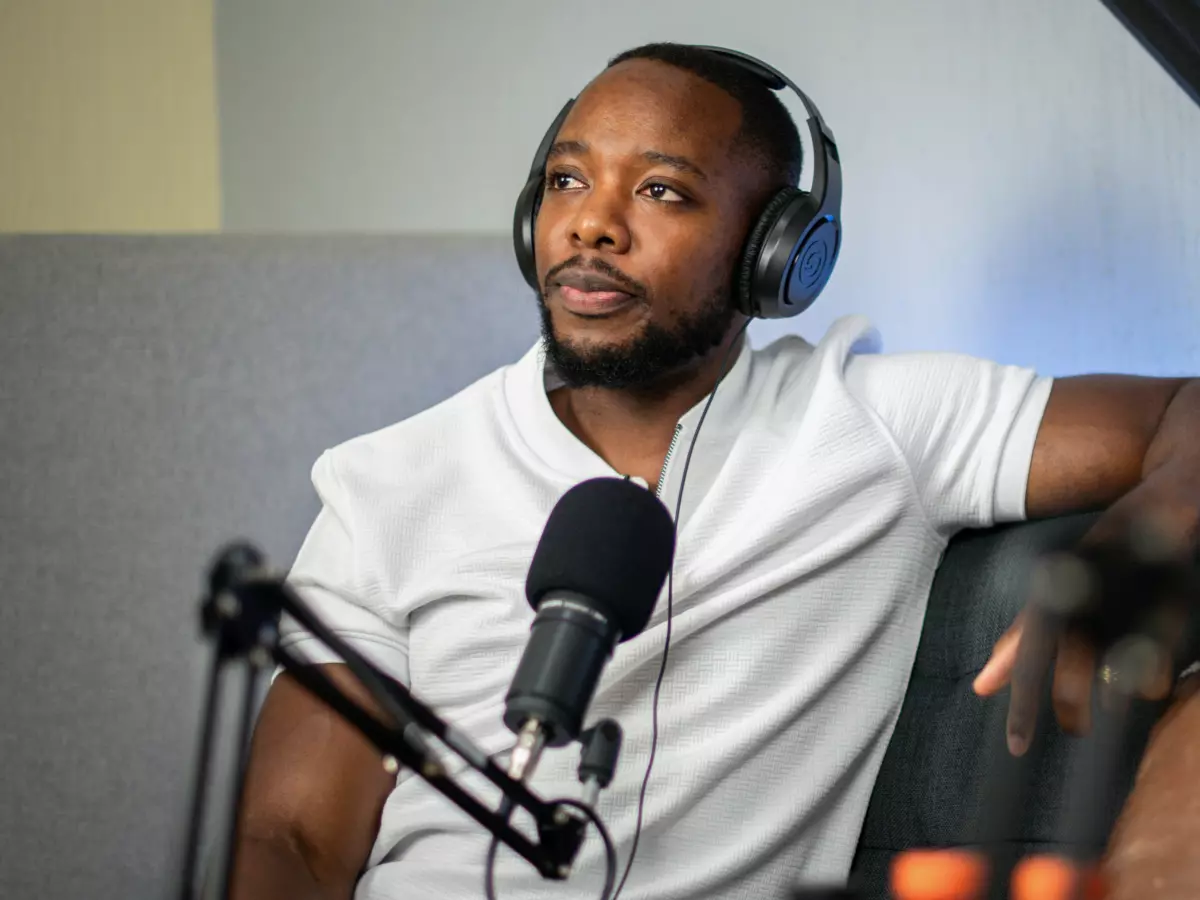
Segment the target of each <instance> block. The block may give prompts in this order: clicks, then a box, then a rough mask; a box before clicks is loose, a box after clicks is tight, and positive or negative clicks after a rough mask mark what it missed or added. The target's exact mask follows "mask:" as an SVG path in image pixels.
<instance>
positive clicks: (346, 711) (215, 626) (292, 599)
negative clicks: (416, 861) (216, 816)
mask: <svg viewBox="0 0 1200 900" xmlns="http://www.w3.org/2000/svg"><path fill="white" fill-rule="evenodd" d="M225 556H226V557H227V556H228V551H226V554H225ZM257 558H258V559H261V557H257ZM226 574H227V575H228V576H229V577H227V578H225V579H224V582H225V583H224V584H221V585H220V587H219V588H217V587H216V586H215V585H214V590H213V591H211V592H210V595H209V596H208V597H207V598H206V599H205V601H204V603H203V609H202V618H203V621H204V626H205V630H206V632H208V633H209V636H210V637H211V639H212V640H214V641H215V642H216V644H217V652H216V654H215V656H214V659H213V662H212V672H211V679H210V682H209V691H208V693H209V696H208V699H207V701H206V713H205V723H204V726H205V727H204V728H203V729H202V731H203V732H204V733H203V735H202V739H201V747H200V756H199V759H198V762H197V772H198V773H199V775H198V777H197V779H196V782H195V784H194V787H193V791H194V796H193V804H192V807H193V810H194V812H193V821H192V823H191V829H190V831H189V835H188V842H189V843H188V847H187V848H186V850H187V853H186V856H187V862H186V864H185V868H184V873H183V879H182V885H181V896H182V897H184V898H191V897H193V896H194V893H193V889H194V888H193V880H194V868H195V864H196V859H197V857H198V855H199V848H198V845H199V838H200V835H199V825H200V822H199V819H200V816H201V815H202V811H203V807H204V804H203V796H204V792H205V790H206V787H207V785H206V783H205V782H206V781H207V777H208V773H209V770H210V768H211V761H212V759H211V758H212V754H213V747H212V746H211V742H212V734H211V731H212V728H211V724H210V720H211V718H212V711H211V710H212V707H213V706H214V705H215V697H216V693H217V691H218V690H219V672H220V669H221V667H222V666H223V665H224V664H225V663H227V662H229V661H231V660H236V659H239V658H240V659H244V660H245V661H246V662H247V663H248V664H249V665H250V666H251V672H252V673H253V672H254V671H257V670H260V669H261V668H262V667H263V666H264V664H265V663H266V662H267V661H268V660H271V659H273V660H274V661H275V662H276V663H277V664H278V665H280V666H281V667H282V668H283V669H284V670H285V671H287V672H288V674H290V675H291V676H292V677H293V678H294V679H295V680H296V682H297V683H298V684H300V686H301V687H303V688H304V689H305V690H307V691H309V693H311V694H312V695H313V696H315V697H316V698H318V699H319V700H321V701H322V702H323V703H325V704H326V705H327V706H328V707H329V708H330V709H332V710H333V711H334V712H336V713H337V714H338V715H339V716H341V717H342V718H343V719H344V720H345V721H346V722H348V723H349V724H350V725H351V726H353V727H354V728H355V729H357V730H358V731H359V732H360V733H361V734H362V735H363V736H364V737H365V738H366V739H367V740H368V741H370V742H371V743H372V744H373V745H374V746H375V747H376V748H377V749H378V750H379V751H380V752H382V753H383V754H385V762H384V764H385V766H387V767H389V771H395V769H393V768H391V766H392V765H394V764H396V763H398V764H400V765H404V766H407V767H409V768H410V769H412V770H413V771H414V772H415V773H416V774H417V775H419V776H420V777H421V778H423V779H424V780H425V781H426V782H427V783H428V784H430V785H431V786H432V787H433V788H435V789H436V790H437V791H439V792H440V793H441V794H442V795H443V796H444V797H446V799H448V800H449V801H450V802H452V803H454V804H455V805H456V806H457V807H459V809H461V810H463V812H465V813H466V814H467V815H469V816H470V817H471V818H473V819H474V820H475V821H476V822H478V823H479V824H480V825H482V826H483V827H484V828H486V829H487V830H488V831H489V832H490V833H491V834H493V835H495V837H496V839H497V840H499V841H500V842H502V843H503V844H505V845H506V846H508V847H509V848H511V849H512V850H513V851H514V852H516V853H517V854H518V855H519V856H521V857H522V858H524V859H525V860H526V861H527V862H529V864H530V865H532V866H533V867H534V868H535V869H537V871H538V872H539V873H540V874H541V875H542V877H543V878H548V879H555V880H561V879H564V878H566V877H567V876H568V875H569V874H570V871H571V865H572V863H573V862H574V860H575V857H576V855H577V854H578V852H579V848H580V846H581V844H582V843H583V834H584V827H585V820H582V819H580V818H579V817H578V816H576V815H575V814H573V813H571V812H570V811H569V807H568V806H566V805H564V804H562V803H556V802H549V801H546V800H543V799H542V798H540V797H538V796H537V795H536V794H534V793H533V792H532V791H531V790H530V789H529V788H528V787H527V786H526V785H525V784H524V783H522V782H520V781H517V780H516V779H514V778H511V777H509V775H508V773H507V772H505V771H504V769H502V768H501V767H500V766H499V765H498V764H497V763H496V762H495V761H494V760H493V759H492V757H491V756H489V755H488V754H486V753H484V752H483V750H481V749H480V748H479V747H477V746H475V744H473V743H472V742H471V741H470V739H469V738H468V737H467V736H466V735H465V734H463V733H462V732H461V731H459V730H458V729H456V728H455V727H454V726H453V725H451V724H449V723H448V722H446V721H445V720H444V719H442V718H441V717H439V716H438V715H437V713H435V712H434V711H433V710H432V709H430V708H429V707H428V706H426V705H425V704H424V703H422V702H421V701H419V700H418V699H417V698H416V697H414V696H413V695H412V693H411V692H410V691H409V690H408V689H407V688H406V687H405V686H404V685H402V684H400V683H399V682H397V681H395V680H393V679H390V678H388V677H387V676H385V675H383V673H381V672H380V671H379V670H378V669H377V668H376V667H375V666H374V665H372V664H371V663H370V662H369V661H368V660H367V659H366V658H365V657H363V656H362V655H361V654H360V653H358V652H357V651H356V650H355V649H354V648H353V647H351V646H350V645H349V644H347V643H346V642H345V641H343V640H342V639H341V638H340V637H338V636H337V635H336V634H334V633H333V631H332V630H331V629H330V628H329V627H328V626H327V625H326V624H325V623H324V622H322V621H321V620H320V619H319V618H318V617H317V615H316V614H315V613H314V612H313V611H312V610H311V609H310V608H309V606H308V605H307V604H306V603H305V602H304V601H303V600H302V599H301V597H300V596H299V594H298V593H297V592H296V590H295V589H294V588H293V587H292V586H291V585H289V584H288V583H287V582H286V581H285V580H284V578H283V577H281V576H279V575H275V574H271V573H268V572H266V571H265V570H264V569H262V568H260V567H253V568H244V569H243V570H242V571H240V572H238V573H237V576H236V577H234V576H232V575H230V574H229V573H226ZM282 612H286V613H287V614H288V615H290V616H292V618H294V619H295V620H296V621H297V622H298V623H300V625H302V626H303V627H304V628H306V629H307V630H308V631H309V632H311V633H312V634H313V636H314V637H316V638H317V639H318V640H320V641H321V643H323V644H324V645H325V646H326V647H328V648H329V649H330V650H331V651H333V653H334V654H335V655H337V656H338V657H339V658H340V659H341V660H342V662H344V663H345V664H346V666H347V667H348V668H349V669H350V671H351V672H352V674H353V675H354V676H355V678H356V679H357V680H358V681H359V683H360V684H362V686H363V688H364V689H365V690H366V691H367V692H368V694H369V695H370V696H371V699H372V700H374V702H375V703H376V704H378V705H379V707H380V708H381V709H382V710H383V712H384V713H385V714H386V715H387V716H388V717H389V718H391V719H392V720H393V721H394V723H395V724H387V723H385V722H383V721H381V720H380V719H379V718H378V717H377V716H376V715H374V714H372V713H371V712H369V711H368V710H366V709H364V708H363V707H362V706H361V705H360V704H359V703H357V702H356V701H355V700H353V699H351V698H350V697H348V696H347V695H346V694H345V693H344V692H343V691H342V690H341V688H339V687H338V686H337V685H336V684H334V682H333V681H332V680H331V679H330V678H329V677H328V676H326V675H325V673H324V672H322V671H321V670H320V668H319V667H317V666H313V665H309V664H307V663H306V662H305V661H303V660H302V659H300V658H299V657H297V656H296V655H294V654H293V653H291V652H290V651H288V650H286V649H284V648H283V647H282V646H280V644H279V629H278V619H279V615H280V613H282ZM247 705H248V701H247ZM421 732H424V733H425V734H427V735H431V736H432V737H434V738H436V739H437V740H438V741H439V742H440V743H441V744H443V745H444V746H445V747H446V748H448V749H449V750H451V751H453V752H454V753H455V754H456V755H457V756H458V757H460V758H461V759H462V760H463V761H464V762H465V763H466V764H467V765H469V766H470V767H471V768H472V769H474V770H475V771H476V772H479V773H480V774H481V775H483V777H485V778H486V779H487V780H488V781H490V782H491V783H492V784H493V785H495V786H496V787H497V788H499V790H500V791H501V793H502V794H503V795H504V797H505V798H506V802H505V803H504V804H502V810H505V809H506V808H507V809H511V807H520V808H521V809H523V810H525V811H526V812H527V813H528V814H529V815H530V816H531V817H532V819H533V820H534V823H535V824H536V826H537V832H538V839H537V841H534V840H531V839H530V838H529V837H526V836H525V835H524V834H522V833H521V832H520V831H518V830H517V829H516V828H514V827H513V826H512V825H511V824H510V822H509V816H510V815H511V812H508V811H493V810H491V809H489V808H488V806H487V805H486V804H485V803H484V802H483V801H482V800H480V799H479V798H478V797H476V796H475V795H474V794H472V793H471V792H469V791H468V790H466V789H465V788H464V787H463V786H461V785H460V784H458V783H457V782H456V781H455V780H454V779H453V778H451V777H450V775H449V774H448V773H447V772H446V770H445V768H444V767H443V766H442V765H441V763H440V762H439V761H438V760H437V759H436V758H435V757H434V756H433V755H432V754H431V753H430V752H429V751H428V749H427V748H428V745H427V744H426V742H425V740H424V739H423V736H422V734H421ZM239 738H240V742H241V743H242V744H244V743H245V741H246V738H247V734H246V729H245V728H243V731H242V733H241V734H240V735H239ZM236 749H237V752H236V753H235V754H234V755H235V757H236V758H238V759H239V760H244V757H245V754H246V752H247V751H246V747H245V746H239V747H238V748H236ZM389 758H390V760H389ZM241 795H242V785H241V777H240V773H239V777H237V778H236V779H235V786H234V798H233V803H234V808H235V809H236V808H239V807H240V806H241V799H242V798H241ZM226 827H227V828H229V829H230V830H231V831H232V830H233V829H235V828H236V819H235V818H231V819H230V821H229V822H228V824H227V826H226ZM225 839H226V843H227V845H228V846H229V848H230V850H229V851H228V853H227V855H226V858H225V860H224V861H223V865H224V867H225V868H226V869H227V870H232V859H230V858H229V856H230V855H231V854H232V848H233V846H234V843H235V842H234V840H233V835H232V834H229V835H226V836H225ZM221 881H222V882H223V884H224V890H225V892H226V893H227V892H228V890H229V884H228V874H227V873H226V877H224V878H222V879H221Z"/></svg>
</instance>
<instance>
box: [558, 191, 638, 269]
mask: <svg viewBox="0 0 1200 900" xmlns="http://www.w3.org/2000/svg"><path fill="white" fill-rule="evenodd" d="M625 202H626V198H624V197H622V196H621V194H620V191H617V190H614V189H612V188H606V187H603V186H600V185H597V186H594V187H592V189H591V190H589V191H588V192H587V195H586V196H585V197H582V198H581V199H580V201H579V204H578V206H577V207H576V208H575V214H574V216H572V217H571V221H570V228H571V243H572V245H573V246H574V247H576V248H577V249H580V250H603V251H607V252H609V253H627V252H628V251H629V245H630V243H631V236H630V233H629V223H628V222H627V221H626V217H625Z"/></svg>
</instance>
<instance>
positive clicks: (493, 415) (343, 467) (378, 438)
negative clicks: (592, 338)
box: [325, 363, 515, 480]
mask: <svg viewBox="0 0 1200 900" xmlns="http://www.w3.org/2000/svg"><path fill="white" fill-rule="evenodd" d="M513 365H515V363H514V364H508V365H505V366H501V367H500V368H498V369H494V370H493V371H491V372H489V373H488V374H487V375H484V376H483V377H482V378H479V379H478V380H476V381H474V382H472V383H471V384H469V385H467V386H466V387H465V388H463V389H461V390H459V391H458V392H456V393H455V394H453V395H451V396H450V397H447V398H446V399H444V400H442V401H440V402H438V403H435V404H434V405H433V406H430V407H427V408H426V409H423V410H421V411H420V412H418V413H415V414H414V415H412V416H409V417H408V418H406V419H401V420H400V421H399V422H395V423H393V424H391V425H387V426H384V427H383V428H380V429H378V430H376V431H371V432H368V433H366V434H361V435H358V436H356V437H353V438H350V439H349V440H346V441H343V442H342V443H340V444H338V445H336V446H334V447H332V448H331V449H329V450H328V451H326V453H325V456H326V457H327V458H328V460H329V464H330V465H332V466H334V467H335V468H336V469H337V470H338V472H339V475H340V476H342V477H345V476H347V475H351V476H353V475H357V476H359V477H365V478H367V480H378V479H384V480H386V479H387V476H388V475H389V474H390V473H395V474H396V475H398V476H400V477H412V476H413V475H421V474H427V473H428V472H429V470H430V469H431V468H436V467H437V466H439V465H441V464H446V463H451V462H452V461H453V460H454V459H456V458H457V457H459V456H461V455H463V454H464V453H467V452H470V451H471V449H472V447H473V446H476V447H477V444H473V442H472V434H473V433H476V432H478V431H479V430H481V429H488V428H489V427H491V426H493V425H494V424H495V422H496V420H497V419H498V417H499V414H500V413H499V410H500V408H501V406H502V404H503V391H504V378H505V376H506V373H507V372H508V371H509V370H510V369H511V368H512V367H513Z"/></svg>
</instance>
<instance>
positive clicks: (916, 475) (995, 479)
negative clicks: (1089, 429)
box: [846, 353, 1053, 535]
mask: <svg viewBox="0 0 1200 900" xmlns="http://www.w3.org/2000/svg"><path fill="white" fill-rule="evenodd" d="M846 380H847V384H848V385H849V387H850V389H851V390H852V391H853V392H854V393H855V394H856V395H857V396H858V397H859V398H860V399H861V400H862V401H863V402H865V403H866V404H867V405H868V406H870V407H871V408H872V409H873V410H874V412H875V413H876V414H877V415H878V416H879V418H880V419H881V423H882V425H883V426H884V427H885V428H887V429H888V431H889V432H890V433H891V436H892V438H893V439H894V440H895V442H896V443H897V445H898V446H899V450H900V452H902V453H903V454H904V456H905V458H906V459H907V461H908V464H909V466H910V468H911V471H912V474H913V479H914V481H915V482H916V486H917V490H918V492H919V494H920V497H921V502H922V503H923V504H924V506H925V510H926V513H927V515H928V516H929V519H930V522H931V524H932V525H933V526H934V528H936V529H937V530H938V531H939V532H940V533H943V534H947V535H949V534H952V533H953V532H955V531H958V530H960V529H962V528H983V527H987V526H989V525H993V524H995V523H997V522H1008V521H1019V520H1022V519H1024V518H1025V491H1026V487H1027V485H1028V482H1029V466H1030V462H1031V461H1032V459H1033V447H1034V443H1035V441H1036V439H1037V433H1038V429H1039V428H1040V427H1041V422H1042V414H1043V412H1044V411H1045V408H1046V401H1047V400H1048V399H1049V397H1050V388H1051V386H1052V384H1053V379H1052V378H1049V377H1045V376H1038V374H1037V373H1036V372H1034V371H1033V370H1032V369H1027V368H1022V367H1020V366H1006V365H1000V364H999V363H995V362H990V361H988V360H982V359H976V358H974V357H970V356H964V355H960V354H953V353H911V354H896V355H880V356H875V355H861V356H851V358H850V360H849V362H848V363H847V369H846Z"/></svg>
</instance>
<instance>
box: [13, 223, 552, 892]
mask: <svg viewBox="0 0 1200 900" xmlns="http://www.w3.org/2000/svg"><path fill="white" fill-rule="evenodd" d="M536 335H537V315H536V312H535V310H534V308H533V301H532V298H531V297H530V296H529V291H528V288H526V287H525V286H524V284H523V282H522V281H521V279H520V276H519V275H518V273H517V271H516V266H515V263H514V262H513V260H512V251H511V247H510V245H509V244H508V241H507V239H504V238H490V237H484V238H479V237H472V238H457V237H445V238H419V237H348V236H347V237H343V236H339V237H287V238H276V237H251V236H212V237H155V238H127V237H4V238H0V473H2V478H0V488H2V489H0V578H2V583H3V585H4V589H5V597H4V600H3V602H2V603H0V717H2V721H3V728H2V729H0V760H3V768H2V769H0V779H2V782H0V794H2V795H3V798H4V799H3V802H2V803H0V848H3V849H2V850H0V895H2V896H4V897H87V898H89V900H107V898H113V900H115V898H129V897H155V896H165V895H166V894H167V893H169V892H170V891H171V889H172V886H173V884H172V878H173V877H174V869H175V866H176V865H177V863H178V859H179V850H180V843H181V834H182V817H183V813H184V810H183V805H184V800H185V797H186V794H187V790H188V788H189V770H190V766H191V764H192V756H193V748H194V742H195V736H196V724H197V721H198V715H199V702H200V699H201V695H202V689H203V685H202V683H201V682H202V680H203V672H204V668H205V664H206V661H207V656H206V654H205V653H204V652H203V649H204V648H203V647H202V645H201V644H200V642H199V640H198V633H199V630H198V623H197V598H198V596H199V591H200V586H201V578H202V574H203V570H204V567H205V565H206V563H207V562H208V559H209V557H210V555H211V554H212V553H213V551H214V550H215V549H216V548H217V546H218V545H219V544H220V543H222V542H223V541H225V540H227V539H229V538H231V537H234V536H239V535H241V536H245V537H248V538H251V539H253V540H254V541H256V542H257V543H259V544H260V546H262V547H263V548H264V550H266V552H267V553H268V554H269V556H270V557H271V558H273V560H274V561H276V562H278V563H280V564H286V563H287V562H288V561H290V558H291V556H292V555H293V554H294V552H295V551H296V549H297V548H298V546H299V542H300V540H301V539H302V537H303V535H304V532H305V530H306V529H307V527H308V525H309V523H310V522H311V520H312V517H313V516H314V515H315V513H316V510H317V501H316V497H315V495H314V494H313V491H312V489H311V485H310V483H309V480H308V478H309V469H310V467H311V465H312V462H313V461H314V460H315V459H316V457H317V456H318V455H319V454H320V452H321V451H322V450H323V449H324V448H326V447H328V446H331V445H333V444H335V443H338V442H340V441H341V440H344V439H346V438H348V437H351V436H353V435H355V434H358V433H361V432H364V431H368V430H371V429H375V428H378V427H381V426H383V425H386V424H388V423H390V422H393V421H396V420H398V419H401V418H404V417H406V416H408V415H410V414H412V413H414V412H416V411H418V410H420V409H422V408H424V407H426V406H428V405H430V404H433V403H435V402H437V401H438V400H441V399H443V398H445V397H447V396H449V395H450V394H451V393H453V392H454V391H456V390H458V389H460V388H462V387H464V386H465V385H467V384H468V383H469V382H471V381H472V380H474V379H475V378H477V377H479V376H482V375H483V374H485V373H486V372H488V371H490V370H491V369H493V368H495V367H496V366H498V365H501V364H503V363H506V362H509V361H511V360H513V359H515V358H516V357H517V356H519V355H520V354H521V353H522V352H523V351H525V350H526V349H528V347H529V346H530V345H531V344H532V342H533V341H534V340H535V338H536Z"/></svg>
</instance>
